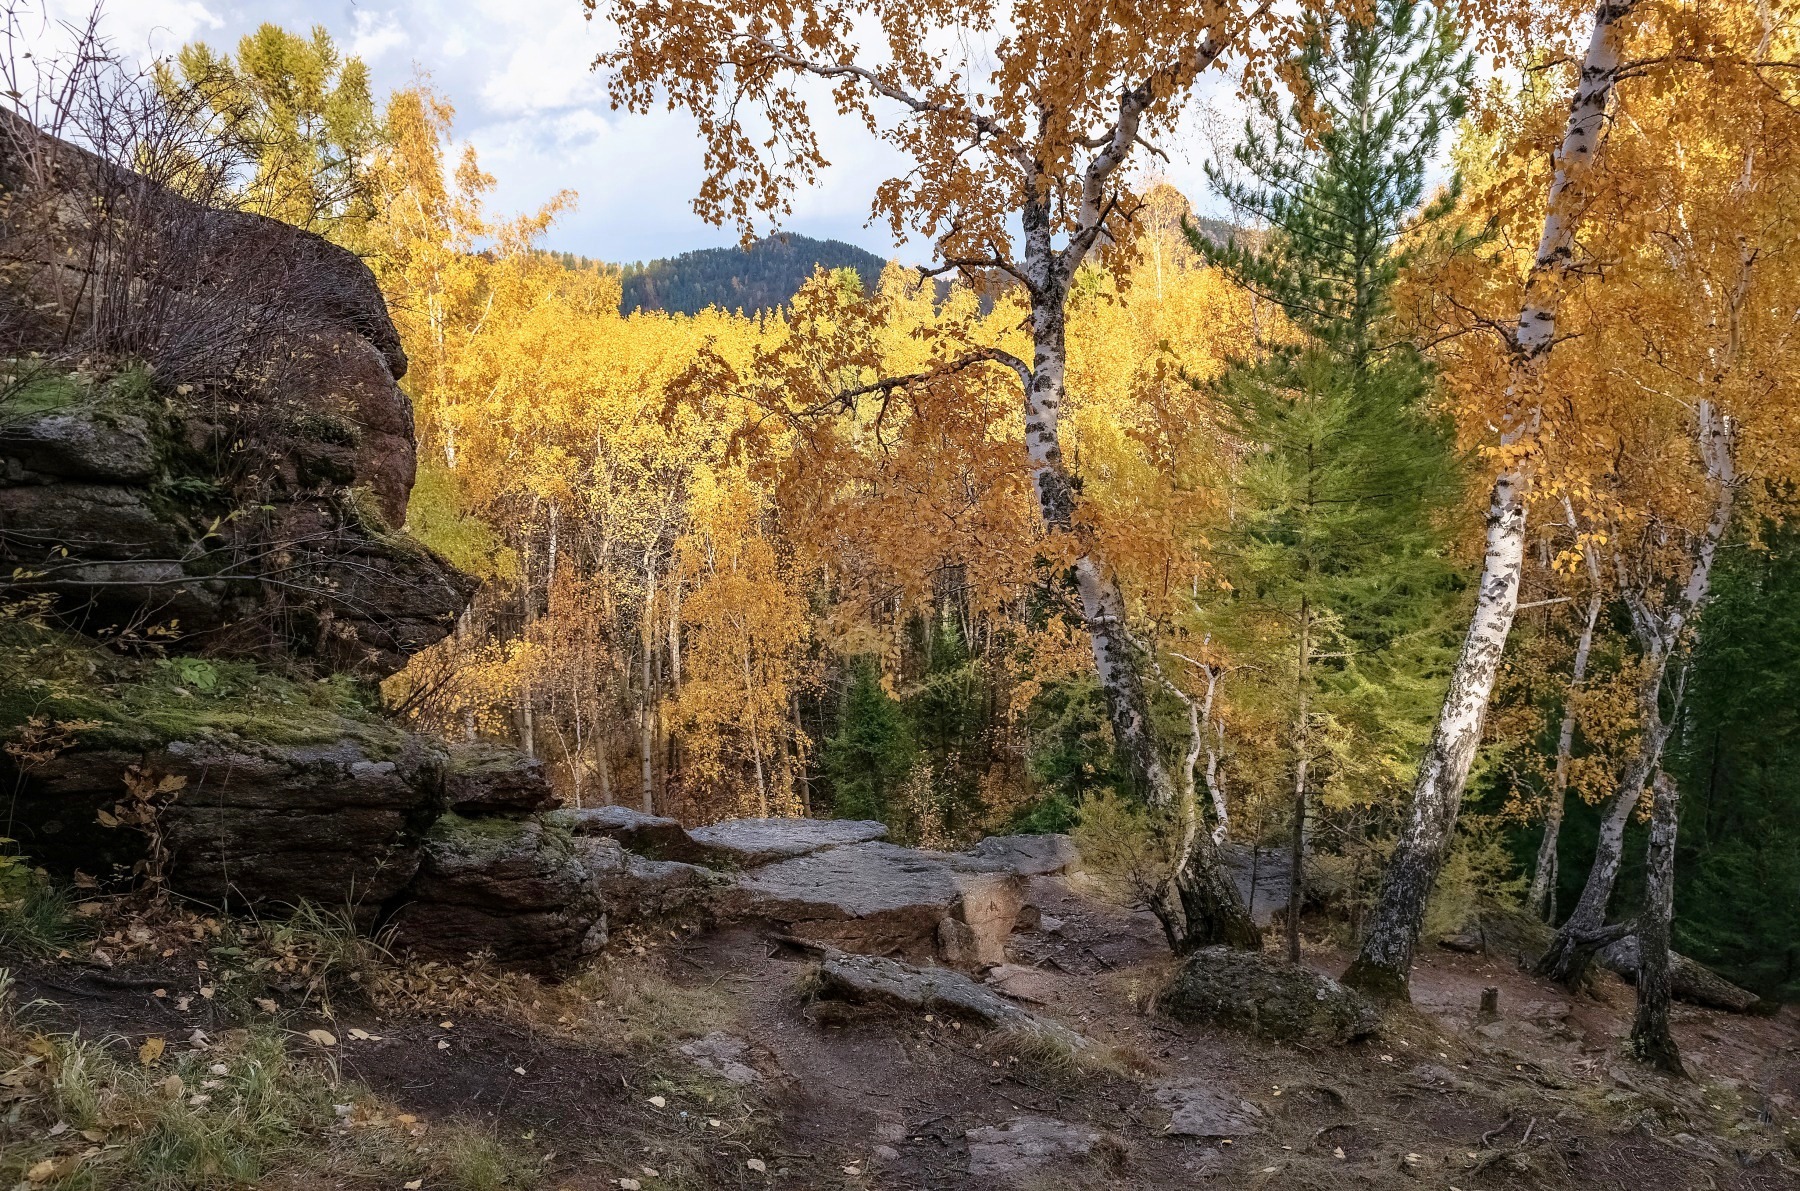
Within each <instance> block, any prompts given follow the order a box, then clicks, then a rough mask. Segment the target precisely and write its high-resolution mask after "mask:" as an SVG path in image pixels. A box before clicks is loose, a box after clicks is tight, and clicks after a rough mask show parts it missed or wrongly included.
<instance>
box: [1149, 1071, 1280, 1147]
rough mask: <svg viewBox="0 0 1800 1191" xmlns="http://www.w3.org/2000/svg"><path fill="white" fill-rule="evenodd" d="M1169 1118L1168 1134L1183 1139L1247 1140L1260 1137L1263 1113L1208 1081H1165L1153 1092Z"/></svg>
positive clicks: (1188, 1079)
mask: <svg viewBox="0 0 1800 1191" xmlns="http://www.w3.org/2000/svg"><path fill="white" fill-rule="evenodd" d="M1152 1091H1153V1093H1154V1095H1155V1096H1156V1102H1157V1103H1158V1104H1160V1105H1161V1106H1162V1107H1163V1110H1164V1111H1165V1112H1167V1113H1168V1114H1169V1126H1168V1128H1167V1129H1165V1130H1164V1132H1166V1133H1174V1134H1177V1135H1179V1136H1181V1137H1247V1136H1249V1135H1250V1134H1252V1133H1260V1132H1261V1131H1262V1129H1261V1126H1259V1125H1258V1124H1257V1123H1256V1122H1257V1121H1258V1120H1260V1119H1261V1118H1262V1110H1261V1109H1259V1108H1257V1107H1256V1105H1254V1104H1251V1103H1250V1102H1249V1101H1247V1100H1241V1099H1239V1098H1238V1097H1236V1096H1233V1095H1230V1094H1229V1093H1226V1092H1224V1091H1222V1090H1220V1089H1219V1088H1218V1087H1217V1086H1216V1085H1214V1084H1213V1083H1211V1082H1210V1081H1207V1080H1201V1079H1193V1078H1185V1079H1165V1080H1163V1081H1161V1082H1160V1083H1158V1084H1157V1085H1156V1086H1155V1087H1154V1088H1153V1089H1152Z"/></svg>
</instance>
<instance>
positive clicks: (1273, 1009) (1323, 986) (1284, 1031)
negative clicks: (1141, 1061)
mask: <svg viewBox="0 0 1800 1191" xmlns="http://www.w3.org/2000/svg"><path fill="white" fill-rule="evenodd" d="M1158 1006H1159V1008H1160V1009H1161V1011H1162V1012H1163V1013H1165V1014H1167V1015H1168V1016H1169V1017H1172V1018H1174V1019H1175V1020H1177V1021H1184V1022H1192V1023H1195V1024H1202V1025H1220V1026H1227V1027H1230V1028H1232V1029H1237V1030H1243V1031H1245V1032H1246V1033H1250V1034H1254V1035H1256V1036H1257V1037H1259V1038H1267V1039H1270V1040H1272V1041H1277V1042H1333V1043H1347V1042H1355V1041H1358V1040H1359V1039H1362V1038H1366V1037H1368V1036H1369V1035H1371V1034H1373V1033H1374V1032H1375V1031H1376V1030H1377V1029H1378V1028H1379V1027H1380V1025H1381V1015H1380V1014H1379V1013H1378V1012H1377V1011H1376V1009H1375V1006H1374V1005H1372V1004H1371V1003H1370V1002H1369V1001H1367V1000H1366V999H1364V998H1363V997H1362V996H1361V995H1360V994H1358V993H1356V992H1353V991H1352V990H1350V989H1348V988H1345V987H1344V986H1343V985H1341V984H1339V983H1338V982H1337V981H1335V980H1333V979H1331V978H1330V977H1329V976H1322V975H1320V974H1319V973H1317V972H1314V971H1312V970H1310V969H1308V968H1304V967H1299V966H1296V965H1294V964H1289V963H1286V962H1284V961H1282V960H1279V959H1276V958H1274V957H1272V956H1268V955H1264V954H1262V953H1261V952H1255V951H1240V950H1238V949H1236V948H1233V947H1208V948H1205V949H1204V950H1201V951H1196V952H1195V953H1194V954H1193V955H1191V956H1189V957H1188V959H1187V961H1186V962H1185V963H1184V964H1182V966H1181V969H1180V970H1179V971H1178V972H1177V973H1176V974H1175V978H1174V979H1173V980H1172V981H1171V982H1170V984H1169V987H1168V988H1167V989H1166V990H1165V991H1164V992H1163V994H1162V997H1161V999H1160V1000H1159V1001H1158Z"/></svg>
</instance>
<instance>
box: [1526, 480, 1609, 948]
mask: <svg viewBox="0 0 1800 1191" xmlns="http://www.w3.org/2000/svg"><path fill="white" fill-rule="evenodd" d="M1563 508H1564V510H1565V511H1566V512H1567V513H1568V514H1569V524H1570V526H1574V525H1575V510H1574V508H1573V507H1572V506H1571V505H1570V504H1569V502H1568V501H1567V500H1565V501H1564V502H1563ZM1581 554H1582V559H1583V561H1584V562H1586V564H1587V570H1588V581H1589V582H1590V583H1591V584H1592V585H1593V588H1592V590H1591V591H1590V592H1589V594H1588V606H1587V619H1586V620H1584V621H1583V622H1582V625H1581V636H1580V638H1579V639H1578V640H1577V641H1576V643H1575V664H1574V665H1573V666H1572V667H1570V670H1569V693H1568V695H1567V697H1566V698H1565V699H1564V700H1563V715H1562V723H1561V724H1560V725H1559V726H1558V728H1557V732H1556V766H1555V768H1554V769H1552V770H1551V771H1550V805H1549V806H1548V807H1547V808H1546V809H1545V811H1544V837H1543V839H1542V840H1540V841H1539V842H1538V853H1537V864H1536V866H1535V867H1533V869H1532V870H1531V888H1530V889H1529V890H1528V891H1527V892H1526V894H1525V907H1526V909H1527V910H1529V911H1530V912H1531V913H1533V914H1535V915H1537V916H1538V917H1539V918H1541V919H1543V920H1544V921H1545V922H1552V923H1553V922H1555V921H1556V882H1557V877H1558V875H1559V870H1558V867H1557V855H1556V848H1557V844H1558V842H1559V840H1560V838H1561V836H1562V822H1563V811H1564V808H1565V807H1566V805H1567V800H1568V796H1569V763H1570V759H1571V757H1572V755H1573V753H1574V750H1575V697H1576V696H1577V695H1578V694H1580V693H1581V687H1582V684H1583V683H1584V682H1586V681H1587V668H1588V657H1589V655H1590V654H1591V653H1592V652H1593V648H1594V629H1595V628H1596V627H1597V626H1598V625H1599V623H1600V611H1601V609H1602V608H1603V607H1604V606H1605V603H1606V601H1605V599H1604V592H1603V591H1602V589H1601V587H1600V564H1599V561H1598V560H1597V559H1596V558H1595V557H1594V550H1593V547H1592V546H1588V547H1586V548H1584V549H1583V550H1582V552H1581Z"/></svg>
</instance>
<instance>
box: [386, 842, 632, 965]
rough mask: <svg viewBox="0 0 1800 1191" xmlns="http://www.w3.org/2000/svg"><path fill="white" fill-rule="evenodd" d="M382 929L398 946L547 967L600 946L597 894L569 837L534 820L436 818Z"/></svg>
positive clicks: (594, 879)
mask: <svg viewBox="0 0 1800 1191" xmlns="http://www.w3.org/2000/svg"><path fill="white" fill-rule="evenodd" d="M392 924H393V927H394V941H395V943H396V944H397V945H398V946H400V947H403V948H411V949H413V950H416V951H419V952H422V953H426V954H430V955H436V956H444V957H453V958H467V957H469V956H472V955H478V954H479V955H487V956H491V957H492V958H493V959H494V960H496V961H497V962H499V963H502V964H507V965H510V966H515V967H521V968H525V969H528V970H533V971H554V970H556V969H558V968H560V967H564V966H566V965H568V964H570V963H572V962H574V961H575V960H576V959H579V958H580V957H581V956H583V955H588V954H591V953H593V952H595V951H598V950H599V949H600V948H601V947H603V946H605V944H606V939H607V919H606V898H605V893H604V891H603V890H602V888H601V885H600V879H599V875H598V873H596V872H595V870H594V868H593V866H591V865H590V864H589V863H587V856H586V855H585V853H584V850H583V849H581V848H579V847H578V846H577V844H576V840H575V837H574V836H572V835H570V834H569V833H568V832H567V831H563V830H559V829H558V828H556V827H554V826H552V825H550V824H547V823H546V822H545V821H544V820H543V819H542V818H541V817H535V816H534V817H527V818H523V819H504V818H495V819H464V818H462V817H461V816H459V815H445V816H444V817H443V818H441V819H439V820H438V821H437V822H436V823H434V824H433V825H432V827H431V830H430V832H429V833H428V834H427V836H426V838H425V841H424V847H423V857H422V860H421V863H420V865H419V871H418V876H417V877H416V878H415V879H414V881H413V883H412V885H411V886H410V887H409V888H408V890H407V891H406V900H405V901H404V903H403V904H402V905H400V907H399V908H398V909H397V910H396V911H395V913H394V916H393V920H392Z"/></svg>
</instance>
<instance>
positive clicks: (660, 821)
mask: <svg viewBox="0 0 1800 1191" xmlns="http://www.w3.org/2000/svg"><path fill="white" fill-rule="evenodd" d="M556 819H557V822H559V823H563V824H566V825H567V826H568V828H569V830H570V831H572V832H573V833H575V834H576V835H577V836H595V837H603V838H606V839H615V840H618V841H619V843H620V844H622V845H623V846H624V847H626V848H627V849H629V850H631V851H633V852H638V853H641V854H643V855H645V856H653V857H656V858H658V859H662V860H695V859H697V858H699V856H700V855H701V850H700V849H699V848H698V847H696V846H695V844H694V841H693V840H691V839H689V838H688V833H687V829H686V828H684V827H682V825H681V824H680V823H678V822H676V821H675V820H674V819H665V818H663V817H662V816H661V815H646V814H644V813H643V812H642V811H634V810H632V809H631V808H630V807H628V806H589V807H582V808H581V809H579V810H574V809H565V810H561V811H558V812H557V813H556Z"/></svg>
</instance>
